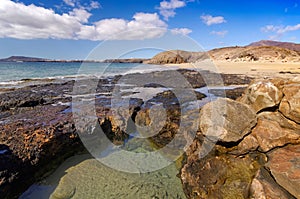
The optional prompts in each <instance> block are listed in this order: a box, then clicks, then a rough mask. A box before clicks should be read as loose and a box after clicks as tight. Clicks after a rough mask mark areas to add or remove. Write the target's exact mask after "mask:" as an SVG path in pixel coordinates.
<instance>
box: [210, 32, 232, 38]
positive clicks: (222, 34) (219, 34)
mask: <svg viewBox="0 0 300 199" xmlns="http://www.w3.org/2000/svg"><path fill="white" fill-rule="evenodd" d="M227 33H228V31H227V30H223V31H211V32H210V34H212V35H217V36H220V37H224V36H225V35H226V34H227Z"/></svg>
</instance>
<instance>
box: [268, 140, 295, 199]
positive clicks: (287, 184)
mask: <svg viewBox="0 0 300 199" xmlns="http://www.w3.org/2000/svg"><path fill="white" fill-rule="evenodd" d="M299 157H300V145H294V146H293V145H289V146H286V147H284V148H279V149H276V150H274V151H272V152H271V153H269V158H270V160H269V162H268V163H267V167H268V168H269V169H270V171H271V173H272V175H273V176H274V178H275V180H276V182H277V183H278V184H279V185H280V186H282V187H283V188H284V189H286V190H287V191H288V192H289V193H291V194H292V195H293V196H295V197H296V198H300V189H299V187H300V166H299V165H300V158H299Z"/></svg>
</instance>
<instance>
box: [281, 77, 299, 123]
mask: <svg viewBox="0 0 300 199" xmlns="http://www.w3.org/2000/svg"><path fill="white" fill-rule="evenodd" d="M283 93H284V98H283V99H282V102H281V103H280V107H279V110H280V112H282V113H283V114H284V115H285V116H286V117H287V118H289V119H291V120H293V121H295V122H297V123H300V83H299V82H298V83H294V84H290V85H286V86H285V87H284V89H283Z"/></svg>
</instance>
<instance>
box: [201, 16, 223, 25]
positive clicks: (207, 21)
mask: <svg viewBox="0 0 300 199" xmlns="http://www.w3.org/2000/svg"><path fill="white" fill-rule="evenodd" d="M200 18H201V19H202V21H203V23H205V24H206V25H208V26H211V25H213V24H221V23H226V20H225V19H224V17H222V16H216V17H213V16H211V15H202V16H201V17H200Z"/></svg>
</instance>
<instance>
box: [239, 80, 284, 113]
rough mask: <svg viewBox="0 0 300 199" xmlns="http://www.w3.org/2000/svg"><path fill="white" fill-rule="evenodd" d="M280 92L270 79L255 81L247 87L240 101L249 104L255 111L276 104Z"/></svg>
mask: <svg viewBox="0 0 300 199" xmlns="http://www.w3.org/2000/svg"><path fill="white" fill-rule="evenodd" d="M282 96H283V94H282V92H281V91H280V90H279V89H278V88H277V87H276V86H275V85H274V84H273V83H272V82H270V81H260V82H256V83H254V84H252V85H250V86H249V87H248V89H247V90H246V91H245V94H244V95H243V96H242V97H241V99H240V101H241V102H243V103H245V104H248V105H249V106H251V107H252V108H253V109H254V110H255V111H256V112H259V111H261V110H263V109H265V108H270V107H274V106H277V105H278V104H279V103H280V101H281V99H282Z"/></svg>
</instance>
